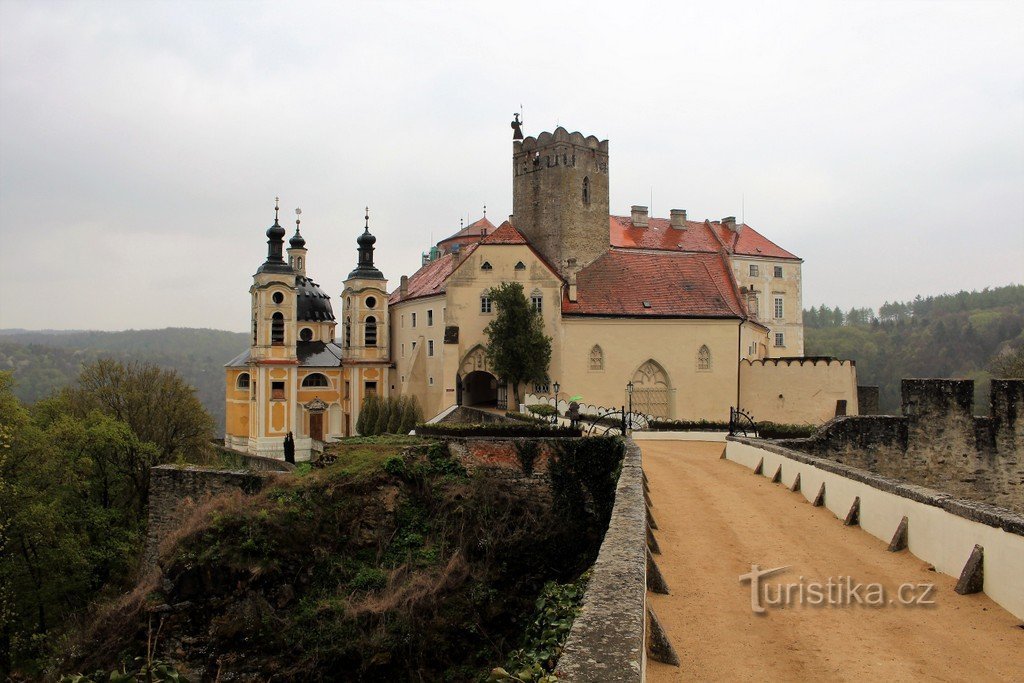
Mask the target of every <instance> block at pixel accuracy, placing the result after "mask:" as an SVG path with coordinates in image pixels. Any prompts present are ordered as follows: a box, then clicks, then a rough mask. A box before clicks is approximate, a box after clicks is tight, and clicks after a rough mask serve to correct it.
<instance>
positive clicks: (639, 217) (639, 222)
mask: <svg viewBox="0 0 1024 683" xmlns="http://www.w3.org/2000/svg"><path fill="white" fill-rule="evenodd" d="M631 211H632V219H633V225H634V226H635V227H637V228H646V227H647V207H646V206H636V205H634V206H633V207H632V209H631Z"/></svg>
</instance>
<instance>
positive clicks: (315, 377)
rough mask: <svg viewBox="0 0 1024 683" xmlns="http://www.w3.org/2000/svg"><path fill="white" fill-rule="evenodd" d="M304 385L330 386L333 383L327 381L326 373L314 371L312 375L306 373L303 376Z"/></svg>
mask: <svg viewBox="0 0 1024 683" xmlns="http://www.w3.org/2000/svg"><path fill="white" fill-rule="evenodd" d="M302 386H304V387H329V386H331V384H330V382H328V381H327V376H326V375H324V374H322V373H319V372H314V373H312V374H310V375H306V376H305V377H304V378H303V380H302Z"/></svg>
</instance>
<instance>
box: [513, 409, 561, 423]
mask: <svg viewBox="0 0 1024 683" xmlns="http://www.w3.org/2000/svg"><path fill="white" fill-rule="evenodd" d="M505 417H507V418H509V419H512V420H516V421H518V422H529V423H530V424H540V425H549V424H551V420H550V419H546V418H543V417H536V416H534V415H527V414H525V413H516V412H513V411H507V412H506V413H505Z"/></svg>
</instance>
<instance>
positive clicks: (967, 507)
mask: <svg viewBox="0 0 1024 683" xmlns="http://www.w3.org/2000/svg"><path fill="white" fill-rule="evenodd" d="M729 441H736V442H738V443H742V444H746V445H748V446H754V447H755V448H761V449H764V450H766V451H769V452H771V453H776V454H778V455H781V456H784V457H787V458H790V459H791V460H796V461H797V462H802V463H804V464H807V465H812V466H814V467H817V468H818V469H820V470H824V471H826V472H832V473H833V474H838V475H839V476H842V477H846V478H847V479H852V480H853V481H858V482H861V483H863V484H867V485H868V486H871V487H873V488H876V489H878V490H880V491H885V492H887V493H893V494H895V495H897V496H902V497H903V498H908V499H910V500H913V501H916V502H918V503H924V504H925V505H933V506H935V507H937V508H940V509H942V510H945V511H946V512H949V513H951V514H954V515H957V516H958V517H963V518H964V519H968V520H970V521H972V522H980V523H981V524H986V525H988V526H992V527H996V528H998V529H1002V530H1003V531H1006V532H1008V533H1011V534H1017V535H1018V536H1024V515H1021V514H1018V513H1016V512H1014V511H1012V510H1007V509H1006V508H1002V507H998V506H996V505H990V504H988V503H981V502H978V501H973V500H966V499H964V498H957V497H955V496H952V495H950V494H948V493H943V492H942V491H938V490H936V489H931V488H927V487H925V486H916V485H914V484H908V483H907V482H903V481H900V480H898V479H891V478H889V477H883V476H881V475H879V474H875V473H874V472H869V471H868V470H864V469H861V468H859V467H851V466H850V465H844V464H843V463H839V462H835V461H834V460H829V459H827V458H822V457H819V456H816V455H810V454H808V453H803V452H801V451H795V450H793V449H791V448H786V447H784V446H781V445H779V444H777V443H774V442H772V441H768V440H765V439H752V438H749V437H742V436H730V437H729Z"/></svg>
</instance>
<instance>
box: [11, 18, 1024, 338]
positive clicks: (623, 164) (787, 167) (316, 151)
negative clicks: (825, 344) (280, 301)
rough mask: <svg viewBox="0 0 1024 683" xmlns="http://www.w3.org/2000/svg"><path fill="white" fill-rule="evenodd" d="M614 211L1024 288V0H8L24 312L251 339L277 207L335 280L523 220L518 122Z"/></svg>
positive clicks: (861, 282) (14, 222)
mask: <svg viewBox="0 0 1024 683" xmlns="http://www.w3.org/2000/svg"><path fill="white" fill-rule="evenodd" d="M520 105H522V107H523V110H524V115H525V123H526V131H527V133H532V134H536V133H538V132H540V131H541V130H552V129H553V128H554V127H555V126H556V125H559V124H561V125H563V126H565V127H567V128H568V129H569V130H580V131H581V132H583V133H584V134H595V135H597V136H599V137H601V138H608V139H609V140H610V150H611V163H610V168H611V201H612V212H613V213H618V214H624V213H625V214H628V211H629V206H630V204H647V203H649V202H650V201H651V198H652V196H653V204H652V207H653V212H654V214H656V215H659V216H667V215H668V211H669V209H671V208H685V209H688V210H689V215H690V216H691V217H698V218H712V219H717V218H721V217H722V216H727V215H736V216H738V217H745V219H746V221H747V222H748V223H749V224H751V225H753V226H754V227H755V228H757V229H758V230H759V231H761V232H762V233H764V234H765V235H767V236H768V237H769V238H771V239H773V240H774V241H776V242H777V243H779V244H780V245H782V246H783V247H785V248H787V249H789V250H790V251H793V252H795V253H796V254H798V255H800V256H801V257H803V258H804V259H805V265H804V304H805V306H807V305H810V304H818V303H822V302H824V303H828V304H830V305H836V304H838V305H840V306H842V307H844V308H848V307H850V306H854V305H856V306H873V307H877V306H878V305H879V304H881V303H882V302H883V301H885V300H895V299H909V298H912V297H913V296H914V295H916V294H919V293H920V294H924V295H927V294H937V293H942V292H950V291H956V290H959V289H962V288H967V289H972V288H982V287H985V286H997V285H1005V284H1009V283H1011V282H1018V283H1019V282H1024V3H1020V2H1005V3H1004V2H984V1H978V2H962V3H960V2H943V3H940V2H912V3H900V2H884V3H870V2H844V3H837V4H831V3H809V2H808V3H799V4H782V3H753V4H734V3H725V2H720V3H696V2H693V3H678V2H666V3H663V4H662V3H645V2H628V3H627V2H621V3H615V4H607V5H606V4H603V3H598V2H593V1H591V2H584V3H555V2H546V3H540V4H533V3H529V2H513V3H482V2H466V3H444V4H441V3H428V2H408V3H407V2H377V3H369V2H365V3H352V4H342V3H337V2H331V3H324V4H316V3H311V2H290V3H284V2H277V3H258V2H227V1H222V2H216V3H213V2H194V1H193V2H188V1H186V2H181V1H176V2H157V1H155V0H150V1H135V2H127V3H118V2H113V1H110V0H108V1H106V2H100V3H87V2H47V1H38V0H37V1H33V2H22V1H19V0H3V2H0V327H26V328H58V329H61V328H95V329H124V328H132V327H133V328H150V327H165V326H203V327H216V328H222V329H231V330H239V331H243V330H245V329H246V327H247V321H248V305H249V296H248V287H249V284H250V282H251V280H250V277H251V275H252V273H253V272H254V271H255V269H256V267H257V266H258V265H259V264H260V263H261V262H262V259H263V256H264V254H265V249H266V244H265V239H266V238H265V237H264V234H263V233H264V231H265V230H266V228H267V226H268V225H269V224H270V222H272V219H273V210H272V209H273V204H274V197H275V196H277V195H280V197H281V202H282V208H283V209H284V211H283V215H284V216H285V217H286V218H288V220H289V221H290V220H293V218H294V209H295V207H301V208H302V211H303V214H302V216H303V234H304V235H305V236H306V238H307V241H308V246H309V247H310V250H311V251H310V271H311V274H312V275H313V276H314V278H315V279H317V280H318V281H319V282H320V283H321V284H322V285H323V286H324V287H325V288H326V289H327V291H328V292H330V293H331V294H333V295H337V293H338V292H339V291H340V289H341V281H342V280H343V279H344V277H345V275H346V274H347V273H348V271H349V270H351V269H352V267H353V266H354V264H355V258H356V255H355V241H354V240H355V237H356V235H357V234H358V233H359V231H360V230H361V227H362V223H363V220H362V218H363V207H364V206H365V205H369V206H370V215H371V228H372V230H373V231H374V233H375V234H376V235H377V236H378V242H377V246H378V252H377V256H378V259H377V261H378V264H379V265H380V267H381V268H382V270H383V271H384V273H385V275H386V276H388V277H389V278H390V280H391V281H392V283H393V284H395V283H397V282H398V278H399V276H400V275H401V274H403V273H406V274H408V273H411V272H412V271H414V270H415V269H416V267H417V266H418V263H419V254H420V252H421V251H422V250H424V249H426V248H428V246H429V244H430V242H431V239H433V240H434V241H437V240H438V239H441V238H443V237H445V236H446V235H448V234H450V233H452V232H454V231H455V230H457V229H458V226H459V219H460V218H468V219H470V220H473V219H475V218H477V217H479V215H480V214H481V213H482V207H483V205H484V204H486V205H487V207H488V217H490V218H492V220H495V222H499V221H498V219H500V218H503V217H504V216H507V215H508V214H509V213H510V212H511V162H510V154H511V129H510V128H509V121H510V119H511V115H512V113H513V112H514V111H517V110H518V109H519V107H520Z"/></svg>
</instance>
